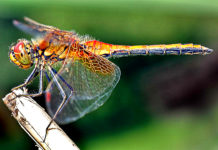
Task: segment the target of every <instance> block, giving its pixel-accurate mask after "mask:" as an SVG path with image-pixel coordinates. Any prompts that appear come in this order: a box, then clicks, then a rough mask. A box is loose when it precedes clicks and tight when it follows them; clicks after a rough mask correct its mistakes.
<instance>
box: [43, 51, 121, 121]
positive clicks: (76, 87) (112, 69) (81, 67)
mask: <svg viewBox="0 0 218 150" xmlns="http://www.w3.org/2000/svg"><path fill="white" fill-rule="evenodd" d="M88 56H89V57H82V58H83V59H68V60H67V61H66V62H67V64H66V65H65V66H64V68H62V69H60V70H59V72H58V76H59V77H58V79H59V83H60V84H61V86H62V88H63V89H64V91H65V93H66V95H67V102H66V105H64V107H63V109H62V110H61V112H60V113H59V114H58V115H57V118H56V121H57V122H59V123H61V124H65V123H69V122H72V121H76V120H77V119H79V118H81V117H82V116H84V115H85V114H87V113H89V112H91V111H93V110H95V109H97V108H98V107H100V106H101V105H103V104H104V102H105V101H106V100H107V99H108V98H109V96H110V94H111V92H112V90H113V89H114V88H115V86H116V84H117V83H118V81H119V79H120V74H121V73H120V69H119V67H118V66H116V65H115V64H113V63H112V62H110V61H109V60H107V59H105V58H103V57H101V56H97V55H94V54H91V55H90V54H89V55H88ZM61 78H63V79H61ZM46 91H47V93H49V95H50V98H49V99H48V98H47V107H48V111H49V113H50V114H51V115H52V116H53V115H54V113H55V112H56V110H57V108H58V106H59V105H60V103H61V102H62V97H61V95H60V92H59V90H58V88H57V86H56V85H55V83H54V81H53V80H52V81H51V82H50V83H49V85H48V87H47V90H46ZM50 99H51V101H50Z"/></svg>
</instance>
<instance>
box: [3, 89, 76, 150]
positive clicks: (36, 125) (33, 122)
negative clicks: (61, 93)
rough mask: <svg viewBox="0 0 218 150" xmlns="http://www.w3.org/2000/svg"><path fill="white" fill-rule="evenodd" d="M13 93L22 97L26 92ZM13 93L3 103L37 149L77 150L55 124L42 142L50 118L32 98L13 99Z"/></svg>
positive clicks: (19, 90)
mask: <svg viewBox="0 0 218 150" xmlns="http://www.w3.org/2000/svg"><path fill="white" fill-rule="evenodd" d="M14 93H15V94H16V95H22V94H26V93H27V92H24V91H22V90H21V89H18V90H16V91H14ZM14 93H9V94H8V95H7V96H5V98H3V101H4V103H5V105H6V106H7V107H8V108H9V110H10V111H11V112H12V115H13V117H14V118H15V119H16V120H17V121H18V123H19V124H20V126H21V127H22V128H23V129H24V131H25V132H26V133H27V134H28V135H29V136H30V137H31V138H32V139H33V140H34V141H35V142H36V144H37V146H38V147H39V148H41V149H43V150H60V149H64V150H79V148H78V147H77V146H76V145H75V144H74V142H73V141H72V140H71V139H70V138H69V137H68V136H67V135H66V134H65V133H64V131H63V130H62V129H61V128H60V127H59V126H58V125H57V124H56V123H55V122H53V123H52V124H51V126H50V130H48V132H47V137H46V139H45V142H43V140H44V137H45V133H46V127H47V126H48V124H49V122H50V121H51V118H50V116H49V115H48V114H47V113H46V112H45V110H44V109H43V108H42V107H41V106H39V105H38V104H37V103H36V102H35V101H34V100H33V99H32V98H30V97H24V96H21V97H15V94H14Z"/></svg>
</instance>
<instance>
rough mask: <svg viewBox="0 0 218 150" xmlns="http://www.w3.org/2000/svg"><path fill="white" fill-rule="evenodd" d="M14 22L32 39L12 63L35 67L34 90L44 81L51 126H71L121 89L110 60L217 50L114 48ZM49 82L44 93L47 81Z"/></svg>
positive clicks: (21, 44) (14, 51)
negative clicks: (118, 88)
mask: <svg viewBox="0 0 218 150" xmlns="http://www.w3.org/2000/svg"><path fill="white" fill-rule="evenodd" d="M24 21H25V22H20V21H17V20H14V21H13V24H14V25H15V27H17V28H18V29H20V30H21V31H23V32H25V33H27V34H30V35H32V36H33V39H31V40H26V39H19V40H18V41H17V43H16V44H13V45H12V46H11V47H10V52H9V57H10V60H11V61H12V62H13V63H14V64H16V65H17V66H18V67H19V68H21V69H29V68H31V67H32V66H34V68H33V70H32V72H31V73H30V75H29V76H28V77H27V78H26V80H25V82H24V83H23V84H21V85H19V86H17V87H15V88H13V89H12V91H13V90H15V89H18V88H23V87H26V86H27V85H29V84H30V83H31V82H32V81H33V80H34V79H35V78H36V77H37V76H39V89H38V92H37V93H33V94H28V95H27V96H32V97H35V96H39V95H42V94H45V99H46V106H47V110H48V112H49V114H50V115H51V116H52V118H53V119H52V120H53V121H56V122H57V123H59V124H67V123H70V122H73V121H76V120H78V119H79V118H81V117H83V116H84V115H86V114H87V113H89V112H92V111H94V110H96V109H97V108H99V107H100V106H102V105H103V104H104V103H105V102H106V101H107V99H108V98H109V97H110V95H111V93H112V91H113V89H114V88H115V87H116V85H117V83H118V81H119V79H120V76H121V71H120V68H119V67H118V66H117V65H115V64H114V63H113V62H111V61H110V60H109V59H111V58H119V57H123V56H137V55H144V56H146V55H206V54H210V53H211V52H212V51H213V50H212V49H209V48H207V47H204V46H201V45H197V44H168V45H164V44H162V45H134V46H130V45H113V44H108V43H104V42H101V41H98V40H95V39H93V38H91V37H89V36H81V35H79V34H77V33H76V32H74V31H65V30H60V29H58V28H56V27H52V26H48V25H43V24H40V23H38V22H36V21H34V20H32V19H30V18H27V17H24ZM44 79H46V80H47V81H48V84H47V88H46V89H45V88H44V82H43V80H44Z"/></svg>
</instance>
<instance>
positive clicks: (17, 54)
mask: <svg viewBox="0 0 218 150" xmlns="http://www.w3.org/2000/svg"><path fill="white" fill-rule="evenodd" d="M32 50H33V49H32V43H31V42H29V41H27V40H25V39H22V40H19V41H18V43H17V44H15V45H13V46H11V47H10V52H9V57H10V59H11V61H12V62H13V63H14V64H16V65H17V66H19V67H20V68H22V69H28V68H30V67H31V66H32V65H33V58H32V56H31V55H32V53H31V52H32Z"/></svg>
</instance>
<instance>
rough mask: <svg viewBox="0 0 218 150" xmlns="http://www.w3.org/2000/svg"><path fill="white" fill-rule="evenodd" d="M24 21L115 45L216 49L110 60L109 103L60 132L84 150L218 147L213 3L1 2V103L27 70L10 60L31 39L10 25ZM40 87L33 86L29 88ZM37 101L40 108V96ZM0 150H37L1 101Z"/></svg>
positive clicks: (217, 32) (217, 13) (217, 37)
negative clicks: (12, 49) (114, 69)
mask: <svg viewBox="0 0 218 150" xmlns="http://www.w3.org/2000/svg"><path fill="white" fill-rule="evenodd" d="M23 16H27V17H30V18H32V19H34V20H36V21H38V22H40V23H43V24H48V25H53V26H56V27H58V28H61V29H65V30H75V31H76V32H78V33H79V34H81V35H84V34H88V35H91V36H93V37H95V38H96V39H97V40H101V41H104V42H107V43H112V44H127V45H137V44H170V43H195V44H201V45H204V46H207V47H209V48H212V49H214V50H215V52H214V53H212V54H211V55H209V56H137V57H128V58H127V57H125V58H119V59H113V60H111V61H113V62H114V63H116V64H117V65H118V66H120V68H121V71H122V76H121V80H120V82H119V84H118V85H117V87H116V88H115V90H114V92H113V93H112V95H111V97H110V98H109V100H108V101H107V102H106V103H105V104H104V105H103V106H102V107H101V108H100V109H98V110H97V111H95V112H93V113H90V114H89V115H87V116H86V117H84V118H82V119H80V120H79V121H77V122H75V123H72V124H69V125H66V126H62V127H63V129H64V130H65V131H66V133H67V134H68V135H69V136H70V137H71V139H72V140H73V141H75V143H76V144H77V145H78V146H79V147H80V149H82V150H111V149H113V150H158V149H161V150H216V149H218V110H217V108H218V94H217V91H218V56H217V53H216V49H217V48H218V44H217V41H218V1H216V0H208V1H203V0H192V1H191V0H178V1H176V0H159V1H158V0H153V1H152V0H148V1H146V0H134V1H130V0H110V1H109V0H108V1H104V0H92V1H91V0H83V1H79V0H77V1H73V0H72V1H70V0H65V1H64V0H62V1H61V0H37V1H28V0H5V1H4V0H1V1H0V49H1V51H0V55H1V59H0V64H1V71H0V72H1V75H0V91H1V92H0V96H1V98H2V97H4V96H5V95H6V94H7V93H9V92H10V89H11V88H12V87H15V86H16V85H18V84H20V83H22V82H23V81H24V79H25V78H26V77H27V76H28V74H29V73H30V71H31V69H30V70H21V69H19V68H17V67H16V66H15V65H13V64H12V63H10V61H9V59H8V48H9V46H10V45H11V43H13V42H16V41H17V39H19V38H27V39H30V38H31V37H30V36H28V35H26V34H24V33H22V32H21V31H19V30H17V29H16V28H15V27H14V26H13V25H12V20H13V19H18V20H22V19H23ZM37 88H38V82H37V81H36V82H34V83H33V84H31V85H30V86H29V89H32V90H35V91H37ZM36 101H37V102H39V103H40V104H41V105H42V106H44V105H45V104H44V97H40V98H36ZM0 149H7V150H15V149H16V150H17V149H23V150H25V149H37V147H35V144H34V142H33V141H32V140H31V139H30V138H29V137H28V136H27V135H26V133H24V131H22V130H21V128H20V127H19V125H18V124H17V122H16V121H15V120H14V119H13V118H12V117H11V114H10V112H9V111H8V110H7V108H6V107H5V106H4V104H3V103H2V102H1V103H0Z"/></svg>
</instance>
